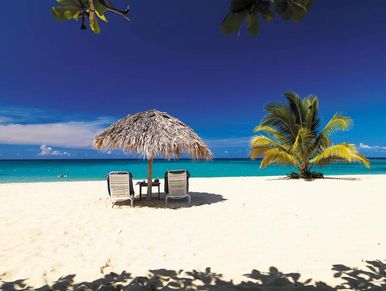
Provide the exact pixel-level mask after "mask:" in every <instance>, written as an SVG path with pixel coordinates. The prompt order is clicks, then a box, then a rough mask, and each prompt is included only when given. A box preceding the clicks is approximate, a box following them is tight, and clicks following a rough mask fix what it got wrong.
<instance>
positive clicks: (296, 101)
mask: <svg viewBox="0 0 386 291" xmlns="http://www.w3.org/2000/svg"><path fill="white" fill-rule="evenodd" d="M284 97H285V98H286V99H287V101H288V105H289V108H290V109H291V111H292V113H293V115H294V116H295V118H296V124H299V125H300V127H303V123H304V119H305V115H306V108H305V107H304V103H303V101H302V99H300V97H299V95H298V94H296V93H295V92H285V93H284Z"/></svg>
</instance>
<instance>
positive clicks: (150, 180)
mask: <svg viewBox="0 0 386 291" xmlns="http://www.w3.org/2000/svg"><path fill="white" fill-rule="evenodd" d="M152 184H153V158H150V159H148V163H147V199H150V196H151V189H152Z"/></svg>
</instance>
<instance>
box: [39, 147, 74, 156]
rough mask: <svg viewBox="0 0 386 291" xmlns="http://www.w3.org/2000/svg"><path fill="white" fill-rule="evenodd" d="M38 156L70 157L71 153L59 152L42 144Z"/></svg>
mask: <svg viewBox="0 0 386 291" xmlns="http://www.w3.org/2000/svg"><path fill="white" fill-rule="evenodd" d="M38 155H39V156H69V155H70V153H68V152H61V151H57V150H54V149H53V148H52V147H50V146H47V145H45V144H42V145H41V146H40V153H38Z"/></svg>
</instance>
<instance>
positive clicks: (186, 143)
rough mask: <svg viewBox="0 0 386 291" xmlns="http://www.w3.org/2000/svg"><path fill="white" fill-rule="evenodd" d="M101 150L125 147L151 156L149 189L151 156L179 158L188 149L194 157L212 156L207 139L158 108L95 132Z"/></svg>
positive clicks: (96, 144)
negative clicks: (100, 131)
mask: <svg viewBox="0 0 386 291" xmlns="http://www.w3.org/2000/svg"><path fill="white" fill-rule="evenodd" d="M94 147H95V148H97V149H100V150H109V149H123V150H125V151H128V152H133V153H138V154H141V155H143V157H145V158H147V159H148V160H149V173H148V177H149V181H148V183H149V184H150V185H149V187H148V193H150V192H149V191H151V174H152V173H151V172H152V160H153V158H155V157H165V158H167V159H171V158H179V157H180V156H181V154H182V153H187V154H188V155H189V156H190V157H191V158H193V159H211V158H212V157H213V155H212V152H211V151H210V150H209V148H208V146H207V145H206V144H205V142H204V141H203V140H202V139H201V138H200V137H199V136H198V135H197V134H196V133H195V132H194V131H193V130H192V129H191V128H190V127H189V126H187V125H186V124H184V123H183V122H181V121H180V120H178V119H177V118H175V117H173V116H171V115H169V114H167V113H165V112H160V111H158V110H155V109H152V110H149V111H145V112H140V113H136V114H131V115H128V116H126V117H124V118H122V119H121V120H118V121H117V122H115V123H114V124H112V125H111V126H110V127H108V128H107V129H106V130H105V131H104V132H102V133H101V134H99V135H98V136H96V138H95V140H94Z"/></svg>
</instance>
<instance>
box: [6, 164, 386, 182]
mask: <svg viewBox="0 0 386 291" xmlns="http://www.w3.org/2000/svg"><path fill="white" fill-rule="evenodd" d="M371 164H372V168H371V169H366V168H365V167H363V166H361V165H359V164H346V163H340V164H335V165H331V166H326V167H323V168H321V169H317V168H316V169H314V170H316V171H318V170H320V171H322V172H323V173H324V174H326V175H356V174H386V159H371ZM168 169H187V170H189V171H190V173H191V176H192V177H238V176H278V175H279V176H280V175H286V174H287V173H289V172H291V171H293V170H294V169H293V168H290V167H283V166H270V167H268V168H266V169H264V170H260V169H259V160H256V161H251V160H248V159H216V160H213V161H191V160H178V161H166V160H156V161H154V168H153V172H154V178H162V177H163V174H164V172H165V171H166V170H168ZM118 170H119V171H130V172H132V173H133V176H134V179H144V178H146V175H147V162H146V161H144V160H0V183H7V182H38V181H81V180H104V179H105V176H106V174H107V173H108V172H110V171H118ZM60 175H64V176H66V178H61V177H60Z"/></svg>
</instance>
